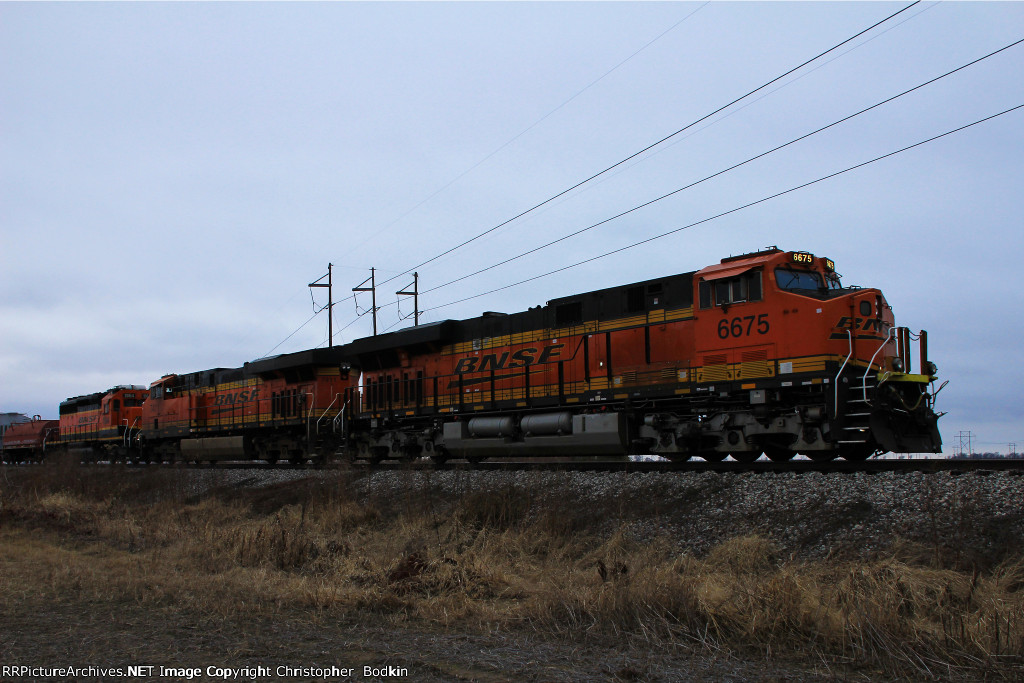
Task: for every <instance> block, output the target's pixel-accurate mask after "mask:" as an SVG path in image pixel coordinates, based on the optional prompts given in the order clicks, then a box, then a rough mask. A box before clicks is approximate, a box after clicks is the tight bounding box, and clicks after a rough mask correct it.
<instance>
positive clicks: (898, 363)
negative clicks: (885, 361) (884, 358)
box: [892, 358, 903, 372]
mask: <svg viewBox="0 0 1024 683" xmlns="http://www.w3.org/2000/svg"><path fill="white" fill-rule="evenodd" d="M892 369H893V370H895V371H896V372H903V359H902V358H893V359H892Z"/></svg>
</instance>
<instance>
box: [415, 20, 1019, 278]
mask: <svg viewBox="0 0 1024 683" xmlns="http://www.w3.org/2000/svg"><path fill="white" fill-rule="evenodd" d="M1021 43H1024V38H1021V39H1020V40H1017V41H1015V42H1013V43H1010V44H1009V45H1006V46H1005V47H1001V48H999V49H998V50H995V51H993V52H990V53H988V54H987V55H985V56H984V57H979V58H977V59H975V60H973V61H971V62H968V63H967V64H964V65H963V66H960V67H957V68H956V69H953V70H952V71H947V72H946V73H944V74H942V75H941V76H936V77H935V78H932V79H930V80H928V81H925V82H924V83H921V84H920V85H916V86H914V87H913V88H910V89H908V90H904V91H903V92H901V93H899V94H898V95H893V96H892V97H889V98H886V99H884V100H882V101H881V102H878V103H876V104H873V105H871V106H870V107H866V108H864V109H861V110H860V111H858V112H856V113H854V114H850V115H849V116H845V117H843V118H841V119H839V120H838V121H834V122H833V123H830V124H828V125H827V126H822V127H821V128H818V129H817V130H815V131H812V132H810V133H807V134H805V135H801V136H800V137H798V138H794V139H793V140H790V141H789V142H787V143H785V144H782V145H779V146H777V147H774V148H772V149H770V150H768V151H766V152H762V153H761V154H758V155H756V156H753V157H750V158H749V159H747V160H746V161H741V162H739V163H738V164H733V165H732V166H729V167H728V168H725V169H722V170H721V171H718V172H717V173H713V174H711V175H709V176H705V177H704V178H701V179H700V180H697V181H694V182H692V183H690V184H689V185H685V186H683V187H680V188H678V189H676V190H672V191H671V192H668V193H666V194H663V195H661V196H660V197H656V198H655V199H651V200H650V201H647V202H644V203H643V204H639V205H637V206H634V207H633V208H631V209H628V210H626V211H623V212H621V213H618V214H616V215H614V216H612V217H610V218H606V219H604V220H603V221H600V222H598V223H594V224H593V225H589V226H587V227H585V228H581V229H579V230H577V231H575V232H572V233H569V234H568V235H564V236H562V237H559V238H558V239H556V240H552V241H550V242H548V243H546V244H542V245H540V246H538V247H534V248H533V249H530V250H528V251H524V252H523V253H521V254H518V255H516V256H512V257H510V258H507V259H505V260H504V261H499V262H498V263H495V264H493V265H490V266H487V267H486V268H481V269H480V270H477V271H475V272H473V273H469V274H468V275H463V276H461V277H458V278H456V279H454V280H450V281H448V282H445V283H444V284H441V285H437V286H436V287H432V288H430V289H427V290H425V291H424V292H423V293H424V294H428V293H430V292H434V291H436V290H438V289H442V288H444V287H447V286H449V285H453V284H455V283H457V282H461V281H463V280H467V279H469V278H471V277H474V276H476V275H480V274H481V273H485V272H487V271H489V270H493V269H494V268H498V267H500V266H503V265H506V264H508V263H511V262H512V261H516V260H518V259H520V258H523V257H524V256H529V255H530V254H534V253H536V252H538V251H541V250H542V249H546V248H548V247H550V246H553V245H555V244H558V243H559V242H564V241H565V240H567V239H570V238H573V237H576V236H578V235H580V234H582V233H584V232H587V231H588V230H593V229H594V228H597V227H600V226H602V225H605V224H607V223H610V222H611V221H614V220H616V219H618V218H622V217H623V216H626V215H628V214H630V213H633V212H634V211H639V210H640V209H643V208H645V207H648V206H650V205H652V204H654V203H656V202H660V201H661V200H663V199H667V198H669V197H671V196H673V195H676V194H679V193H680V192H683V191H684V190H688V189H690V188H692V187H694V186H696V185H699V184H701V183H703V182H706V181H708V180H711V179H713V178H717V177H718V176H720V175H723V174H725V173H728V172H729V171H733V170H735V169H737V168H739V167H741V166H744V165H746V164H749V163H751V162H752V161H756V160H758V159H761V158H763V157H766V156H768V155H769V154H772V153H774V152H777V151H779V150H780V149H784V148H786V147H789V146H790V145H793V144H796V143H797V142H800V141H802V140H806V139H807V138H809V137H811V136H813V135H817V134H818V133H821V132H823V131H826V130H828V129H829V128H833V127H835V126H838V125H839V124H841V123H844V122H846V121H849V120H850V119H853V118H855V117H857V116H860V115H861V114H864V113H867V112H869V111H871V110H873V109H877V108H878V107H881V106H883V105H885V104H888V103H889V102H892V101H893V100H896V99H898V98H900V97H903V96H904V95H908V94H910V93H912V92H914V91H916V90H920V89H921V88H924V87H925V86H928V85H931V84H932V83H935V82H936V81H939V80H941V79H943V78H946V77H947V76H951V75H953V74H955V73H957V72H958V71H962V70H963V69H966V68H968V67H970V66H973V65H975V64H977V63H979V62H981V61H983V60H986V59H988V58H989V57H993V56H995V55H997V54H999V53H1000V52H1003V51H1005V50H1008V49H1010V48H1011V47H1014V46H1016V45H1019V44H1021Z"/></svg>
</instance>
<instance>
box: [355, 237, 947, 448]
mask: <svg viewBox="0 0 1024 683" xmlns="http://www.w3.org/2000/svg"><path fill="white" fill-rule="evenodd" d="M912 338H916V339H918V340H919V342H920V359H919V366H918V367H919V372H918V373H916V374H915V373H913V372H912V368H911V366H912V363H913V362H914V360H913V359H912V357H911V356H912V354H911V349H910V345H911V339H912ZM341 348H342V354H343V355H344V356H345V357H346V358H347V359H348V360H349V361H350V362H351V363H352V365H353V366H358V367H359V368H360V369H361V370H362V386H361V389H357V388H356V387H349V388H348V389H347V391H346V396H345V403H346V405H349V406H352V407H353V408H355V407H358V409H353V410H349V411H348V412H346V413H345V415H344V416H343V418H344V419H343V420H342V421H341V424H340V427H341V428H342V431H343V434H342V440H341V443H343V448H344V452H345V454H346V455H347V457H348V458H350V459H365V460H370V461H378V460H381V459H384V458H397V459H410V458H416V457H420V456H430V457H432V458H434V459H435V460H436V461H439V462H441V461H444V460H445V459H447V458H453V457H455V458H467V459H469V460H482V459H485V458H490V457H508V456H527V455H528V456H544V455H549V456H580V455H626V454H640V453H645V454H657V455H661V456H665V457H667V458H670V459H674V460H685V459H688V458H691V457H700V458H704V459H706V460H722V459H724V458H725V457H726V456H730V455H731V456H732V457H733V458H734V459H736V460H739V461H742V462H749V461H752V460H755V459H756V458H758V457H759V456H760V455H761V454H762V453H763V454H765V455H767V456H768V457H769V458H770V459H772V460H787V459H790V458H792V457H793V456H794V455H796V454H798V453H801V454H804V455H807V456H808V457H810V458H812V459H815V460H830V459H834V458H836V457H843V458H846V459H850V460H861V459H865V458H867V457H869V456H871V455H872V454H876V453H881V452H885V451H893V452H939V451H940V450H941V438H940V436H939V432H938V428H937V421H938V418H939V415H938V414H937V413H936V412H935V410H934V402H935V395H936V394H937V393H938V392H937V391H936V390H935V389H934V381H935V380H936V379H937V377H936V368H935V365H934V363H932V362H931V361H930V360H929V359H928V357H927V335H926V333H924V332H921V333H920V334H919V335H911V334H910V332H909V330H908V329H907V328H904V327H897V326H896V324H895V321H894V318H893V313H892V309H891V308H890V306H889V304H888V303H887V301H886V299H885V297H884V296H883V295H882V293H881V291H879V290H878V289H874V288H858V287H847V286H844V285H843V284H842V283H841V280H840V276H839V274H838V273H837V272H836V269H835V264H834V263H833V262H832V261H831V260H830V259H827V258H820V257H817V256H814V255H813V254H810V253H807V252H799V251H797V252H793V251H782V250H780V249H778V248H774V247H772V248H769V249H766V250H762V251H758V252H754V253H750V254H744V255H741V256H735V257H730V258H726V259H723V260H722V261H721V263H718V264H715V265H712V266H709V267H706V268H703V269H701V270H698V271H695V272H689V273H682V274H679V275H672V276H669V277H664V278H658V279H653V280H647V281H643V282H637V283H633V284H629V285H625V286H620V287H612V288H608V289H603V290H599V291H593V292H587V293H583V294H578V295H575V296H569V297H563V298H559V299H554V300H552V301H550V302H548V304H547V305H546V306H543V307H540V306H538V307H536V308H532V309H530V310H527V311H523V312H520V313H515V314H511V315H506V314H500V313H485V314H484V315H482V316H480V317H478V318H473V319H469V320H462V321H453V320H447V321H443V322H439V323H436V324H432V325H424V326H418V327H414V328H409V329H406V330H402V331H399V332H395V333H390V334H385V335H380V336H375V337H370V338H366V339H360V340H356V341H354V342H352V343H351V344H348V345H347V346H345V347H341ZM940 388H941V387H940Z"/></svg>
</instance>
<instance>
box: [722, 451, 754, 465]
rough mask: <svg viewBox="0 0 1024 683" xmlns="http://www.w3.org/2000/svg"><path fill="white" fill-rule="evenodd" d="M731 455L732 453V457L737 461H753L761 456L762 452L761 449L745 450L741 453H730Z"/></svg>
mask: <svg viewBox="0 0 1024 683" xmlns="http://www.w3.org/2000/svg"><path fill="white" fill-rule="evenodd" d="M729 455H731V456H732V459H733V460H735V461H736V462H742V463H752V462H754V461H755V460H757V459H758V458H760V457H761V453H760V452H759V451H743V452H741V453H730V454H729Z"/></svg>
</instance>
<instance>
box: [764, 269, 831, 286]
mask: <svg viewBox="0 0 1024 683" xmlns="http://www.w3.org/2000/svg"><path fill="white" fill-rule="evenodd" d="M775 282H776V283H777V284H778V285H779V289H784V290H789V291H793V290H808V289H809V290H813V291H817V290H819V289H824V288H825V283H824V282H823V281H822V279H821V274H820V273H815V272H813V271H806V270H790V269H788V268H777V269H776V270H775Z"/></svg>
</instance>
